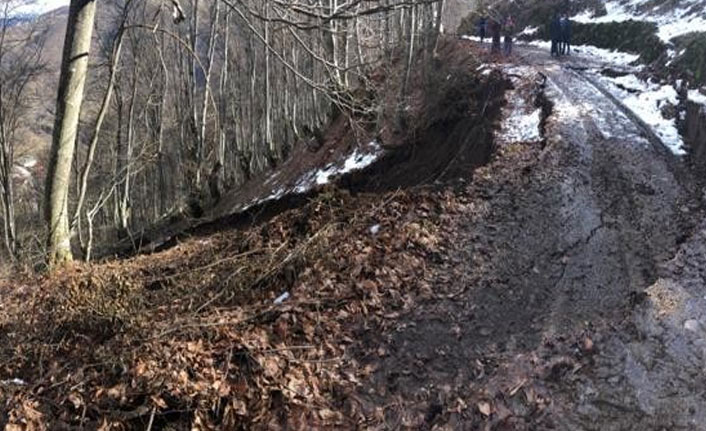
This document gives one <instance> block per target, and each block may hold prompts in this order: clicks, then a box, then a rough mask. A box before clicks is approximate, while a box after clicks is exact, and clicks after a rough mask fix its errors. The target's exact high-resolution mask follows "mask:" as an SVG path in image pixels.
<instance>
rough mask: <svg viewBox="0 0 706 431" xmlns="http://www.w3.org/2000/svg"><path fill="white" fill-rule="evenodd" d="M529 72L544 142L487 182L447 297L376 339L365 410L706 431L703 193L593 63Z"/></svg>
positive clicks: (445, 276) (513, 149)
mask: <svg viewBox="0 0 706 431" xmlns="http://www.w3.org/2000/svg"><path fill="white" fill-rule="evenodd" d="M524 61H525V62H526V63H527V65H528V66H530V67H532V68H534V69H535V70H536V72H537V74H539V75H541V76H544V77H546V86H545V88H544V92H543V95H542V97H540V98H539V99H538V100H544V101H545V102H544V106H545V107H546V108H545V112H546V114H548V115H546V121H545V124H544V136H545V138H546V141H545V142H544V143H525V144H518V145H511V146H508V147H504V148H499V150H498V155H497V158H496V159H495V160H494V161H493V163H491V164H490V165H489V166H488V167H485V168H482V169H480V170H479V171H478V172H477V174H476V177H475V181H474V182H473V184H472V185H471V186H470V187H469V188H468V194H469V200H471V201H473V202H474V208H475V211H473V212H472V213H469V214H467V215H466V216H465V217H464V218H462V219H461V220H458V221H457V222H456V223H458V228H459V230H460V231H461V232H463V235H462V236H461V237H459V238H458V243H457V247H456V248H455V251H454V252H453V253H452V254H451V256H450V257H449V258H448V259H445V260H443V262H442V263H440V264H438V265H437V271H438V276H437V283H436V285H435V293H436V296H435V298H434V299H433V300H429V301H427V302H426V303H423V304H420V306H418V307H417V308H416V310H415V311H414V312H413V313H412V315H411V316H409V317H408V318H407V319H406V320H404V321H402V322H400V324H399V325H397V326H396V327H395V328H392V329H390V330H387V331H383V332H382V333H380V334H378V337H377V338H376V340H377V342H380V343H382V345H383V346H384V347H383V348H382V350H383V351H385V352H388V354H387V355H386V356H385V357H384V358H383V362H384V363H383V365H382V366H381V367H379V369H378V372H377V373H376V374H375V375H374V378H372V379H371V381H369V382H367V384H365V385H364V386H363V388H361V390H360V395H361V400H362V401H361V404H362V405H363V406H364V408H365V407H367V408H368V409H369V410H372V409H374V406H379V405H382V404H385V403H386V402H390V400H395V408H392V409H390V410H388V411H386V415H385V419H384V423H385V424H386V425H385V426H382V429H396V428H404V429H425V428H426V429H475V427H478V428H479V429H572V430H574V429H586V430H612V429H616V430H617V429H621V430H622V429H655V430H659V429H706V425H704V423H706V422H704V421H703V419H704V418H702V417H701V415H702V413H701V412H705V411H706V401H704V399H703V397H702V393H703V391H702V390H699V389H697V388H698V387H701V388H703V387H704V386H703V383H704V382H702V380H703V379H702V378H701V377H699V370H701V369H702V365H701V364H703V354H704V350H703V345H702V344H703V342H701V341H699V340H700V336H701V334H703V332H702V331H703V328H704V326H703V324H704V323H706V321H704V320H703V319H704V318H705V313H704V312H703V310H705V309H706V308H705V306H706V304H702V302H703V301H704V296H703V292H700V291H702V290H703V283H704V279H703V274H704V272H703V271H702V270H701V269H700V268H703V265H701V262H703V256H702V251H703V249H704V247H703V246H701V245H699V246H698V247H696V248H694V247H693V246H691V245H690V244H691V243H692V242H694V243H698V244H701V243H699V241H700V240H696V239H695V240H691V241H690V240H687V238H689V237H690V235H691V233H692V232H694V227H695V226H694V225H695V223H696V221H697V220H699V217H700V212H699V208H700V205H701V201H700V196H699V195H698V193H697V188H696V186H695V181H694V180H693V178H691V174H690V173H689V171H688V170H687V169H686V167H685V166H684V164H683V162H681V161H679V160H677V159H674V158H673V157H672V156H671V155H670V154H668V152H667V151H665V150H664V148H660V147H658V146H657V144H659V143H658V142H654V136H653V135H652V134H651V132H649V131H648V130H647V129H646V128H645V125H644V124H642V123H640V122H636V121H634V118H633V116H631V115H629V113H626V112H624V109H623V107H621V106H620V105H619V102H618V101H616V100H614V99H612V98H609V97H607V96H606V94H605V93H604V92H602V91H601V90H600V89H598V88H596V86H595V85H594V83H592V82H591V80H589V79H587V78H586V77H585V76H584V75H582V74H581V73H579V72H577V71H576V70H574V69H576V68H579V69H581V68H582V66H584V67H583V68H585V65H582V64H581V63H580V60H578V59H575V60H572V61H573V62H574V63H578V64H574V65H573V67H566V66H568V65H566V64H565V65H562V64H559V63H554V62H552V61H551V60H548V59H547V58H545V55H542V54H537V53H534V52H528V53H527V55H526V56H524ZM698 235H700V236H703V235H704V234H703V233H701V234H698ZM685 241H686V242H685ZM680 247H681V249H680ZM680 250H681V251H680ZM692 254H696V256H695V257H694V259H695V262H694V261H692V259H691V258H689V257H683V256H691V255H692ZM675 256H676V258H675ZM680 256H682V257H680ZM683 260H687V261H689V262H690V263H684V262H683ZM680 262H681V263H680ZM683 268H691V272H692V273H689V274H687V273H685V271H684V270H683ZM664 274H667V275H664ZM675 274H677V275H675ZM665 277H667V278H665ZM674 277H677V278H679V279H682V278H685V279H686V280H688V282H689V283H688V284H685V285H679V286H677V285H676V282H675V281H674V280H673V278H674ZM665 286H666V287H665ZM660 295H662V297H663V298H662V299H661V302H666V303H667V304H672V303H673V304H674V305H673V306H672V309H671V310H672V311H669V312H668V313H669V316H670V317H669V318H666V317H664V316H665V314H664V312H660V311H659V310H660V306H659V303H660V299H659V298H660ZM662 307H664V305H662ZM678 310H686V311H682V312H681V314H680V312H679V311H678ZM687 311H688V312H687ZM685 322H688V323H685ZM684 325H686V327H687V328H689V329H687V330H685V329H684V328H685V326H684ZM687 332H691V333H687ZM364 350H365V349H361V351H364ZM365 359H367V361H369V363H371V364H372V363H375V362H376V361H378V360H379V359H380V358H377V357H368V358H364V360H365ZM390 424H394V426H392V425H390Z"/></svg>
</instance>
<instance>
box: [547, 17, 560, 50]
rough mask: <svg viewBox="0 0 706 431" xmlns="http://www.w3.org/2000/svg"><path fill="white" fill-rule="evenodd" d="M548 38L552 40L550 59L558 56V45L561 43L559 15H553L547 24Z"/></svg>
mask: <svg viewBox="0 0 706 431" xmlns="http://www.w3.org/2000/svg"><path fill="white" fill-rule="evenodd" d="M549 36H550V37H551V38H552V57H555V56H557V57H558V56H559V43H560V41H561V20H560V19H559V14H554V18H552V21H551V23H550V24H549Z"/></svg>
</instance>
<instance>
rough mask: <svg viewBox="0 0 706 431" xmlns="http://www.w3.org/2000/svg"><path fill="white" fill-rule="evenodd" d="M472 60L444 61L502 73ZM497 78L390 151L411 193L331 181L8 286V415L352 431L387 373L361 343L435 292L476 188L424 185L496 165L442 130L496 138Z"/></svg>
mask: <svg viewBox="0 0 706 431" xmlns="http://www.w3.org/2000/svg"><path fill="white" fill-rule="evenodd" d="M457 54H458V53H457ZM461 54H462V57H463V58H461V59H460V60H459V61H458V62H457V63H454V62H453V61H450V60H449V61H446V63H447V64H457V65H458V72H456V73H458V74H459V75H462V74H469V73H470V74H471V77H470V81H468V82H470V84H468V85H469V86H470V87H463V88H475V87H474V85H476V84H477V85H479V86H480V88H481V89H483V85H482V83H483V82H497V80H498V79H500V78H501V77H500V76H499V75H497V76H494V77H490V78H475V77H473V76H472V71H473V70H475V68H476V65H475V64H473V61H472V59H470V58H469V57H468V53H467V52H465V51H464V52H462V53H461ZM464 58H465V60H463V59H464ZM443 59H445V58H442V60H443ZM461 60H463V61H461ZM443 63H444V62H443V61H442V64H443ZM464 65H465V69H464ZM441 70H444V69H443V68H442V69H441ZM446 76H447V75H444V78H446ZM486 79H495V80H496V81H486ZM474 83H475V84H474ZM487 88H489V89H490V88H494V90H492V91H490V90H488V91H486V90H482V91H480V92H478V93H473V92H471V93H469V94H466V93H465V92H464V91H457V92H454V91H453V88H451V89H450V90H449V91H448V92H445V93H441V94H447V95H448V97H451V99H453V100H452V104H453V105H452V106H454V107H455V108H454V109H455V111H456V113H455V114H454V115H455V118H457V119H458V121H457V122H456V123H454V122H444V121H443V120H442V119H441V118H436V119H434V120H429V122H428V123H426V124H425V123H422V122H420V123H419V125H420V126H419V127H416V128H414V129H413V130H414V131H415V132H416V133H418V134H417V135H416V139H415V140H414V141H410V142H413V143H415V144H416V145H415V150H414V151H409V150H407V149H405V147H404V143H403V145H402V146H400V147H399V148H398V149H397V150H395V149H392V150H391V154H393V155H392V156H390V157H391V158H390V159H386V160H384V161H383V163H386V164H387V165H386V166H387V168H388V171H390V172H392V171H393V169H397V170H398V171H397V172H405V171H406V172H409V174H410V175H416V177H413V178H412V179H409V177H405V175H403V174H402V173H400V174H395V175H391V178H393V179H395V180H396V181H397V185H405V186H410V187H407V188H403V189H400V190H396V191H393V192H388V193H356V194H351V193H349V192H348V191H346V190H341V189H335V188H328V189H325V190H322V191H321V192H320V193H318V194H316V195H312V196H311V197H310V198H309V199H306V200H304V201H302V202H299V203H298V206H296V207H295V208H291V209H288V210H285V208H282V211H281V212H279V213H274V212H273V213H271V214H269V215H268V216H267V217H257V213H256V212H253V213H251V214H249V216H250V217H248V216H241V217H242V218H235V219H232V220H226V222H227V223H225V224H226V226H221V229H222V230H221V231H220V232H218V233H213V231H214V230H215V229H216V228H217V227H218V226H217V225H215V224H213V225H210V226H206V227H204V228H203V229H204V231H203V232H199V231H198V229H197V230H195V231H193V232H192V235H191V236H189V237H186V238H183V241H175V244H174V245H173V246H172V247H170V248H169V249H168V250H165V251H162V252H159V253H155V254H152V255H142V256H137V257H134V258H131V259H127V260H122V261H112V262H106V263H104V264H100V265H77V266H75V267H73V268H68V269H66V270H64V271H62V272H60V273H58V274H55V275H53V276H51V277H46V278H42V279H29V280H24V281H20V280H17V281H14V282H13V283H12V284H11V285H6V286H4V288H3V290H2V293H3V301H2V302H3V313H2V315H1V316H0V328H1V329H2V331H0V341H1V342H0V363H1V364H2V367H0V412H1V413H2V414H1V415H0V425H2V426H9V427H10V428H9V429H12V427H20V428H22V427H24V428H29V429H52V430H59V429H76V428H85V429H100V428H101V427H103V428H104V429H111V427H112V428H117V429H135V430H138V429H139V430H144V429H147V428H150V427H151V428H152V429H174V430H190V429H194V428H198V429H213V430H215V429H223V430H230V429H254V430H257V429H273V428H274V429H278V428H288V429H323V428H340V429H355V428H357V427H360V426H361V424H365V423H366V422H368V421H375V420H376V419H375V418H374V417H370V418H366V417H361V416H360V413H361V412H360V410H357V409H356V407H355V402H354V399H355V390H356V387H357V386H358V385H359V383H360V382H361V381H365V380H367V379H368V378H369V376H370V374H371V372H373V370H372V369H371V368H368V367H366V366H363V364H362V363H361V361H360V360H359V359H358V358H359V356H352V355H353V352H357V354H360V355H365V356H366V357H367V356H369V355H370V354H372V353H373V352H368V351H366V350H365V349H366V347H365V346H366V344H367V343H368V341H366V340H371V339H372V337H373V335H374V334H377V333H381V332H383V331H384V330H386V329H388V328H393V327H395V325H397V324H398V321H399V320H400V318H401V316H403V315H405V314H407V313H409V312H410V311H411V310H413V309H414V308H415V307H416V304H417V303H418V302H419V301H420V299H421V298H426V297H430V296H433V295H434V293H433V292H434V290H436V289H437V284H438V283H439V280H438V279H436V276H435V274H436V272H433V271H432V268H433V267H435V266H437V265H441V264H442V263H443V262H445V261H446V260H447V259H448V257H447V256H448V250H449V249H450V248H451V246H452V245H453V244H454V242H455V241H456V239H457V236H458V232H456V231H455V230H454V226H455V225H454V224H453V223H450V221H451V220H453V219H457V218H460V217H461V215H462V214H466V213H467V212H468V211H470V210H471V209H472V205H473V204H472V203H471V202H470V201H469V198H468V195H467V193H466V192H465V191H464V190H463V188H462V187H461V188H459V190H455V189H453V190H452V188H450V187H444V186H442V185H439V186H437V187H414V186H413V185H414V184H419V183H424V182H425V181H433V180H436V179H438V178H443V179H453V175H455V174H459V175H463V176H464V177H465V178H469V176H470V174H471V168H472V166H475V165H476V164H477V162H478V161H480V160H485V159H487V157H488V153H487V151H488V149H487V148H488V147H487V146H485V147H484V146H480V148H482V150H481V151H480V152H478V153H473V149H474V148H477V147H476V146H475V145H476V144H475V143H474V142H471V141H468V140H463V142H461V143H454V142H452V141H450V140H448V139H447V140H443V139H441V136H442V135H443V134H444V133H443V128H444V127H446V126H447V127H449V128H450V129H458V131H457V132H455V133H456V136H459V135H460V134H462V132H463V131H468V130H473V129H474V128H479V129H478V130H482V132H478V134H479V136H487V129H483V127H486V128H487V124H486V122H489V121H490V118H489V115H490V113H492V112H493V111H492V109H497V108H495V107H496V106H498V105H499V104H500V103H501V100H500V98H501V96H502V91H501V90H502V85H500V84H498V85H496V86H488V87H487ZM445 97H446V96H445ZM445 97H442V98H440V99H438V102H439V103H447V102H449V99H447V98H445ZM483 97H484V98H483ZM477 98H483V100H480V99H477ZM463 100H469V102H468V103H466V102H464V101H463ZM482 107H486V108H484V109H480V108H482ZM428 108H429V109H439V110H442V109H448V106H438V105H435V104H433V103H432V104H430V105H429V106H428ZM425 109H426V108H425ZM431 117H432V118H433V114H432V116H431ZM466 117H471V118H474V119H476V120H475V121H478V122H479V123H483V126H481V125H480V124H469V123H468V121H467V120H466ZM426 126H428V128H429V131H428V132H424V130H425V127H426ZM422 136H429V137H430V138H437V137H439V139H440V142H441V141H444V142H442V143H441V144H439V143H438V142H436V141H430V142H425V141H424V140H423V138H422ZM427 147H433V148H435V149H436V151H430V150H429V149H428V148H427ZM397 152H399V153H397ZM447 152H451V154H450V155H449V154H447ZM419 154H427V155H429V154H435V155H436V156H437V159H436V161H435V162H434V163H433V165H435V166H436V167H435V168H434V169H432V170H429V171H426V172H425V173H424V174H423V175H422V174H418V173H417V170H416V169H410V168H409V167H408V168H403V167H401V165H405V164H409V165H410V166H416V167H418V168H419V169H421V168H422V167H423V166H424V165H425V163H424V160H423V158H420V157H419ZM394 160H397V163H399V164H400V165H394V164H393V163H392V161H394ZM373 175H374V176H375V177H377V180H376V181H375V182H368V183H366V182H362V180H361V182H358V183H356V182H355V181H353V182H352V183H351V185H350V187H351V189H353V190H385V189H388V188H391V186H386V185H385V183H384V181H383V180H384V177H385V172H384V171H383V170H381V171H380V172H377V173H373ZM429 177H432V178H431V179H429ZM356 187H358V189H356ZM253 211H256V210H253ZM253 218H254V220H253ZM234 226H235V227H238V229H232V227H234ZM223 228H225V229H223ZM207 233H210V235H207ZM284 293H286V294H287V295H285V296H282V295H283V294H284ZM276 298H280V300H279V301H275V299H276ZM372 349H373V350H374V351H377V346H374V347H372Z"/></svg>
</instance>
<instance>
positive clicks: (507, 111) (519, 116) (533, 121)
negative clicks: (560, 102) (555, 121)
mask: <svg viewBox="0 0 706 431" xmlns="http://www.w3.org/2000/svg"><path fill="white" fill-rule="evenodd" d="M505 72H506V73H507V74H508V76H510V79H511V80H512V81H513V83H514V84H515V88H516V89H515V90H510V91H508V92H507V93H506V97H507V104H506V105H505V106H504V107H503V109H502V114H501V118H502V121H501V123H500V130H499V131H498V133H497V135H496V140H497V141H498V142H500V143H505V144H513V143H520V142H537V141H541V140H542V133H541V122H542V109H541V108H537V107H536V106H534V101H533V100H531V98H532V97H533V96H532V94H526V93H525V94H523V93H522V92H521V91H520V90H519V89H520V88H522V87H521V84H522V82H523V81H526V80H528V79H529V78H531V76H532V74H535V73H536V72H534V71H533V70H532V69H531V68H527V67H509V68H506V69H505ZM518 77H521V78H518Z"/></svg>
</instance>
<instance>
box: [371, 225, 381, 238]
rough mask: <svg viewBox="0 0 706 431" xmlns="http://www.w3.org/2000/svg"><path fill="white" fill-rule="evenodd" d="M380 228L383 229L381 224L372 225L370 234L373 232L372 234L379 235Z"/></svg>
mask: <svg viewBox="0 0 706 431" xmlns="http://www.w3.org/2000/svg"><path fill="white" fill-rule="evenodd" d="M380 229H381V227H380V225H379V224H376V225H373V226H370V234H371V235H377V234H379V233H380Z"/></svg>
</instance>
